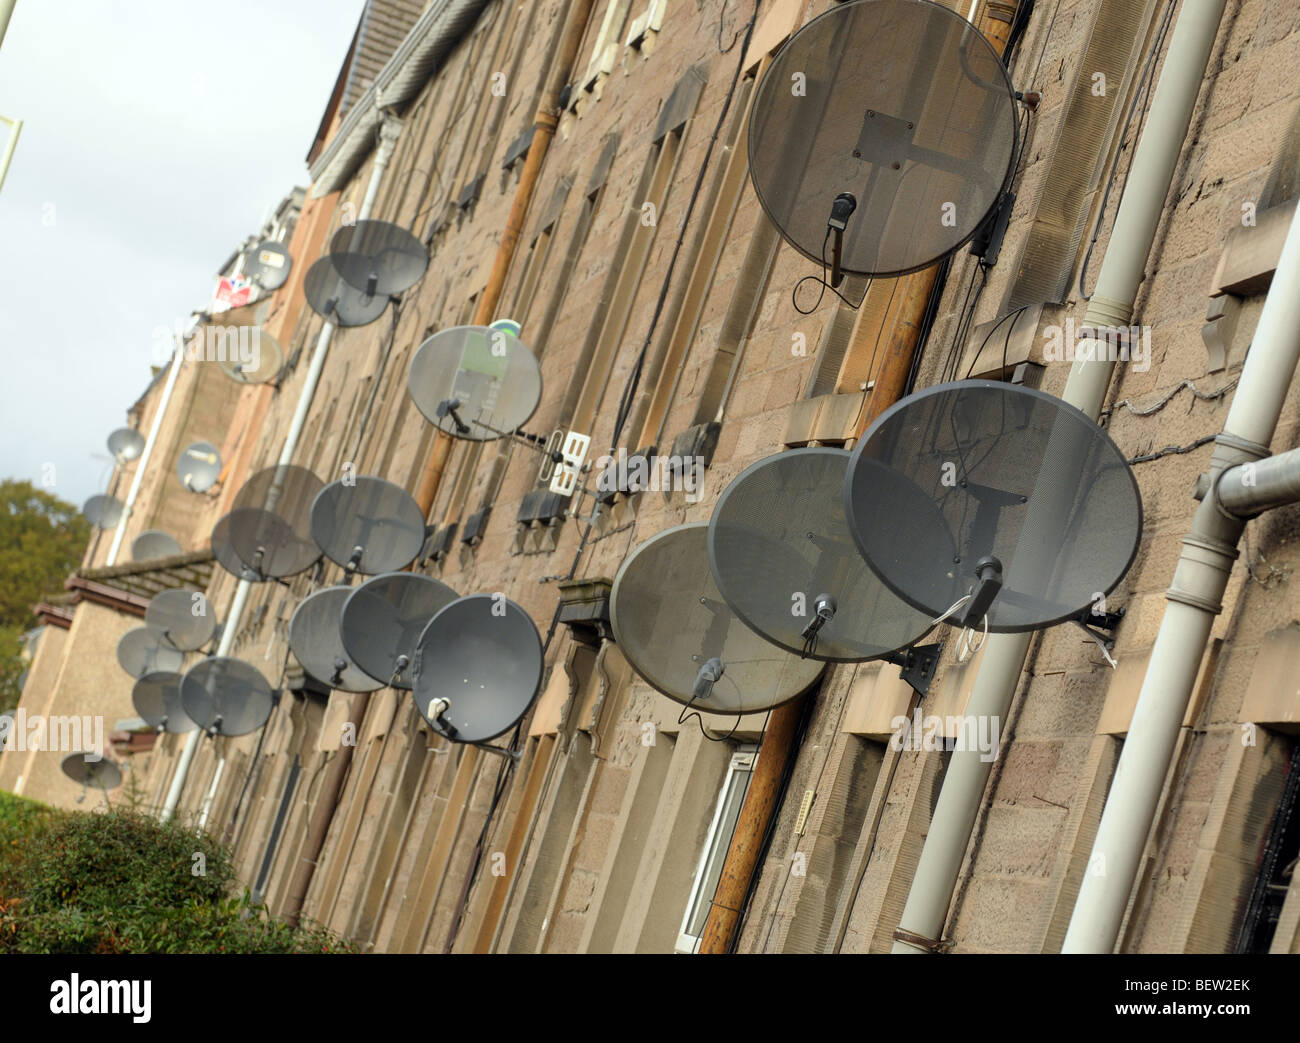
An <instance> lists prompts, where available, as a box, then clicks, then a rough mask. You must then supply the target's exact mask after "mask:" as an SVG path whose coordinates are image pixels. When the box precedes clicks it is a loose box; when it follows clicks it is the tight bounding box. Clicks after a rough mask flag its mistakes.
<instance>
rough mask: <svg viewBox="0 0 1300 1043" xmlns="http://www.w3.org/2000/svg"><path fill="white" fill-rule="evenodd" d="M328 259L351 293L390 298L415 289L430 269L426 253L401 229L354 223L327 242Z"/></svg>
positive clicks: (397, 226) (383, 222)
mask: <svg viewBox="0 0 1300 1043" xmlns="http://www.w3.org/2000/svg"><path fill="white" fill-rule="evenodd" d="M330 259H331V260H332V261H333V262H334V267H335V268H336V269H337V270H338V273H339V275H341V276H342V277H343V281H344V282H346V283H347V284H348V285H349V286H351V287H352V288H353V289H356V290H360V291H362V292H363V293H365V294H367V295H374V294H378V295H379V296H381V297H391V296H392V295H393V294H395V293H401V292H402V291H403V290H406V289H409V288H410V287H412V286H414V285H415V284H416V283H417V282H419V281H420V279H421V278H422V277H423V276H424V271H425V269H426V268H428V267H429V251H428V250H427V249H426V248H425V246H424V244H423V243H422V242H420V240H419V239H417V238H415V236H414V235H412V234H411V233H410V232H408V231H407V230H406V229H405V228H403V227H402V226H401V225H395V224H391V223H390V222H388V221H357V222H356V223H354V224H350V225H343V226H341V227H340V228H339V230H338V231H337V232H335V233H334V238H333V239H331V240H330Z"/></svg>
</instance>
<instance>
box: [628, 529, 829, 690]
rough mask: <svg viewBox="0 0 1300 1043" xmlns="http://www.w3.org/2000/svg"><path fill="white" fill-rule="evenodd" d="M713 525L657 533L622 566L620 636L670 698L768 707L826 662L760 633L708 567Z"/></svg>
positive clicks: (637, 666)
mask: <svg viewBox="0 0 1300 1043" xmlns="http://www.w3.org/2000/svg"><path fill="white" fill-rule="evenodd" d="M708 531H709V526H708V523H707V522H697V523H695V524H692V525H678V526H676V527H674V528H671V529H665V530H664V531H663V532H661V533H658V534H657V535H655V536H652V537H651V538H650V539H648V540H646V541H645V542H644V543H642V544H641V545H640V546H639V547H637V548H636V550H634V551H633V552H632V553H631V554H630V555H629V556H628V557H627V558H626V559H625V560H624V562H623V564H622V565H621V566H620V567H619V570H618V574H617V575H616V576H615V577H614V588H613V591H612V592H611V594H610V599H609V614H610V621H611V624H612V627H613V630H614V639H615V641H617V643H618V647H619V648H620V649H621V650H622V652H623V655H624V657H625V658H626V659H627V661H628V662H629V663H630V664H631V666H632V668H633V669H634V670H635V671H636V672H637V673H638V674H640V675H641V676H642V677H643V678H645V680H646V681H647V682H648V683H649V684H650V685H651V686H652V687H654V688H656V689H657V690H659V691H660V692H662V693H663V694H664V695H666V696H668V698H670V699H673V700H675V701H676V702H679V703H685V704H686V705H687V706H694V707H697V708H698V709H700V710H706V711H712V712H715V713H726V714H732V713H736V714H740V713H755V712H758V711H761V710H770V709H771V708H772V707H774V706H780V705H781V704H782V703H784V702H788V701H789V700H791V699H793V698H795V696H797V695H799V694H800V693H801V692H804V691H806V690H807V689H808V688H809V687H810V686H811V685H813V684H814V683H816V681H817V678H818V677H820V676H821V673H822V671H823V670H824V669H825V664H824V663H822V662H821V661H819V660H816V659H801V658H800V657H799V656H797V655H793V654H791V653H790V652H787V651H785V650H784V649H782V648H779V647H778V646H777V645H774V644H772V643H771V642H770V641H768V640H766V639H765V638H763V637H761V636H760V635H759V634H757V633H755V632H754V631H753V630H751V629H750V628H749V627H748V626H746V625H745V623H744V622H742V621H741V620H740V619H739V618H738V617H737V616H736V614H735V613H734V612H732V611H731V609H730V608H729V607H728V606H727V604H726V603H725V602H724V601H723V600H722V595H721V594H719V593H718V588H717V585H716V584H715V583H714V582H713V576H712V574H711V573H710V572H709V553H708Z"/></svg>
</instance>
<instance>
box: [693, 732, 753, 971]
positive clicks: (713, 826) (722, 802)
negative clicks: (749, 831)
mask: <svg viewBox="0 0 1300 1043" xmlns="http://www.w3.org/2000/svg"><path fill="white" fill-rule="evenodd" d="M757 757H758V747H757V746H742V747H740V748H739V749H737V750H736V752H735V753H733V754H732V755H731V763H730V764H728V765H727V774H726V776H725V777H724V778H723V780H722V786H721V788H720V789H719V790H718V802H717V804H716V805H715V807H714V809H713V821H712V822H710V823H709V831H708V833H707V834H706V835H705V837H704V848H703V850H701V852H700V858H699V861H698V862H697V863H696V864H695V873H694V874H693V877H692V880H691V894H690V897H689V898H688V899H687V900H686V911H685V912H684V913H683V914H682V925H681V927H680V928H679V929H678V931H677V944H676V945H675V946H674V951H675V952H679V953H694V952H696V951H697V950H698V949H699V946H700V939H699V937H697V936H695V935H693V934H691V933H689V929H690V924H691V919H692V917H693V916H694V914H695V912H696V910H697V908H698V906H699V903H700V902H701V901H705V902H710V901H712V900H713V896H712V895H705V894H703V890H704V878H705V876H706V875H707V874H708V869H709V862H710V861H711V858H712V856H713V855H714V854H715V849H716V847H717V845H718V844H719V843H724V844H728V845H729V844H730V840H731V837H730V836H725V837H724V836H722V835H721V826H722V818H723V815H724V814H725V812H726V810H727V805H728V803H729V802H730V801H731V799H732V797H733V796H734V794H735V792H736V786H737V783H738V781H740V780H741V779H742V778H743V783H744V790H742V791H741V793H740V800H741V807H744V799H745V794H746V793H748V792H749V782H750V779H751V778H752V777H753V775H754V761H755V759H756V758H757ZM737 815H739V810H737ZM721 854H722V857H723V858H724V859H725V858H726V851H725V850H724V851H723V852H722V853H721ZM721 871H722V866H721V864H719V866H718V872H719V876H721ZM706 921H707V917H706Z"/></svg>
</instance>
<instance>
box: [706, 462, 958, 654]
mask: <svg viewBox="0 0 1300 1043" xmlns="http://www.w3.org/2000/svg"><path fill="white" fill-rule="evenodd" d="M848 462H849V454H848V453H847V452H846V451H845V450H843V449H791V450H789V451H787V452H783V453H777V454H776V455H774V456H769V457H766V458H765V459H762V460H759V461H758V462H757V463H755V464H752V465H751V466H749V467H748V468H746V469H745V470H744V471H742V472H741V473H740V474H739V475H738V476H737V477H736V478H735V480H733V481H732V483H731V484H730V485H728V486H727V488H726V489H724V490H723V492H722V495H721V497H719V499H718V504H717V506H716V508H715V509H714V511H713V518H712V520H711V521H710V522H709V538H708V548H709V566H710V568H711V570H712V572H713V579H714V581H715V582H716V583H717V585H718V590H719V591H720V592H721V594H722V598H723V600H724V601H726V603H727V604H728V605H729V606H730V607H731V609H732V611H734V612H735V613H736V615H737V616H739V617H740V618H741V619H742V620H744V622H745V623H747V624H748V625H749V626H750V627H752V628H753V629H754V630H756V631H757V632H758V633H760V634H762V635H763V636H764V637H766V638H767V639H768V640H769V641H771V642H773V643H774V644H776V645H779V646H780V647H781V648H784V649H786V651H789V652H794V653H795V654H796V655H805V656H809V657H811V658H814V659H825V660H828V661H831V662H847V663H855V662H863V661H865V660H868V659H881V658H885V657H886V656H888V655H890V654H891V653H893V652H896V651H897V650H899V649H902V648H906V647H908V646H910V645H912V644H914V643H915V642H916V641H918V640H919V639H920V638H921V637H922V636H923V635H924V634H925V633H926V632H927V631H928V630H929V629H930V628H931V626H932V622H931V621H932V619H933V617H932V616H930V615H927V614H925V613H924V612H921V611H919V610H917V609H915V608H913V607H912V606H910V605H908V604H907V603H906V602H905V601H903V600H902V599H901V598H899V597H898V596H897V595H896V594H895V593H894V592H893V591H891V590H890V589H889V587H887V586H886V585H885V584H884V583H882V582H881V581H880V580H879V579H878V578H877V577H876V576H875V575H874V574H873V573H872V571H871V570H870V569H869V568H868V567H867V564H866V562H864V561H863V560H862V558H861V556H860V555H859V553H858V549H857V547H856V546H855V545H854V543H853V538H852V536H850V534H849V529H848V525H847V523H846V521H845V518H844V506H843V498H844V472H845V469H846V467H847V465H848Z"/></svg>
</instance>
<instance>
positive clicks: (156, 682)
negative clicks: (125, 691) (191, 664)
mask: <svg viewBox="0 0 1300 1043" xmlns="http://www.w3.org/2000/svg"><path fill="white" fill-rule="evenodd" d="M181 679H182V678H181V675H180V674H178V673H175V672H170V671H168V672H161V671H160V672H156V673H151V674H145V675H144V676H143V677H142V678H140V679H139V680H138V681H136V683H135V687H134V688H132V689H131V704H132V705H133V706H134V707H135V712H136V713H138V714H139V715H140V716H141V717H142V718H144V720H145V723H146V724H148V725H149V727H151V728H156V729H157V730H158V731H161V732H173V733H176V734H179V733H182V732H192V731H193V730H194V729H195V728H197V727H198V725H197V724H195V723H194V722H193V721H191V720H190V719H189V717H188V716H187V715H186V713H185V709H184V707H182V706H181Z"/></svg>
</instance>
